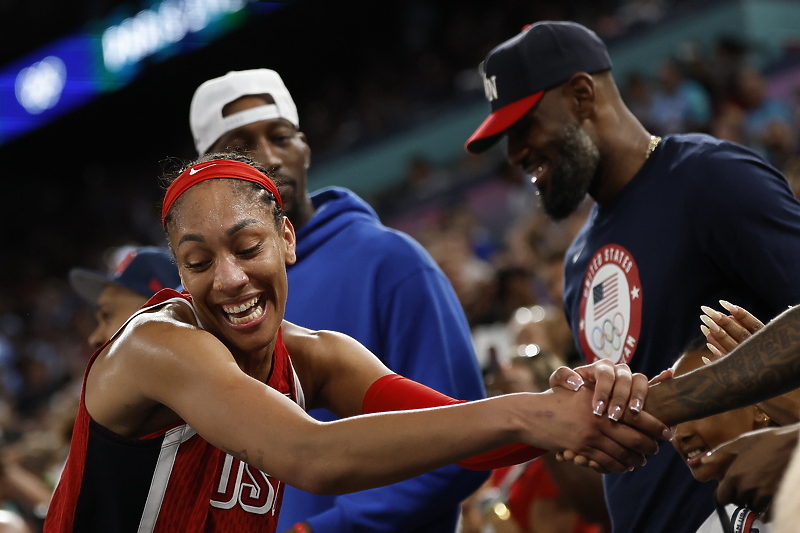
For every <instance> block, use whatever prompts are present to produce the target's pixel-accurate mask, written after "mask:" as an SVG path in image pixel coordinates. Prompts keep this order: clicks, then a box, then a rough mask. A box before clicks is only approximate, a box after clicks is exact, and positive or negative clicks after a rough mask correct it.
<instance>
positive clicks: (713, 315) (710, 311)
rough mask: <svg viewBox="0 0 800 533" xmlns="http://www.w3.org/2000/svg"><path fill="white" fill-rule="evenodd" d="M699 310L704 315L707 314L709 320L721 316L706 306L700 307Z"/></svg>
mask: <svg viewBox="0 0 800 533" xmlns="http://www.w3.org/2000/svg"><path fill="white" fill-rule="evenodd" d="M700 309H702V311H703V312H704V313H705V314H707V315H708V316H710V317H711V318H713V319H715V320H716V319H718V318H719V317H721V316H722V314H721V313H720V312H719V311H717V310H716V309H712V308H710V307H708V306H707V305H701V306H700Z"/></svg>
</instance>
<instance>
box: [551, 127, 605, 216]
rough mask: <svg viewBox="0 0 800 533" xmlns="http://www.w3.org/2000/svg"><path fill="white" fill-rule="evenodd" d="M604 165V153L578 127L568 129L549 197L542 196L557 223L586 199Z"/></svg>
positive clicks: (565, 132) (552, 179)
mask: <svg viewBox="0 0 800 533" xmlns="http://www.w3.org/2000/svg"><path fill="white" fill-rule="evenodd" d="M599 163H600V150H598V149H597V146H596V145H595V144H594V143H593V142H592V139H591V138H590V137H589V136H588V135H587V134H586V132H584V131H583V130H582V129H581V128H579V127H578V125H577V124H570V125H568V126H565V128H564V144H563V145H562V146H561V150H560V151H559V154H558V162H557V163H556V165H555V168H554V169H553V176H552V178H551V181H550V187H549V191H548V193H547V194H543V195H542V205H543V206H544V211H545V213H547V215H548V216H549V217H550V218H552V219H553V220H563V219H564V218H566V217H568V216H569V215H571V214H572V213H574V212H575V210H576V209H578V206H579V205H580V204H581V202H583V199H584V198H586V194H587V193H588V192H589V187H590V186H591V185H592V182H593V181H594V177H595V175H596V173H597V167H598V165H599Z"/></svg>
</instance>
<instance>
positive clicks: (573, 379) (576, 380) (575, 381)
mask: <svg viewBox="0 0 800 533" xmlns="http://www.w3.org/2000/svg"><path fill="white" fill-rule="evenodd" d="M567 384H569V386H570V387H572V390H574V391H577V390H578V389H580V388H581V387H583V380H582V379H581V378H580V377H577V376H570V377H568V378H567Z"/></svg>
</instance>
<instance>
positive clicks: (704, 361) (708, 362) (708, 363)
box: [701, 355, 711, 365]
mask: <svg viewBox="0 0 800 533" xmlns="http://www.w3.org/2000/svg"><path fill="white" fill-rule="evenodd" d="M701 359H702V360H703V364H704V365H710V364H711V359H709V358H708V357H706V356H705V355H704V356H702V357H701Z"/></svg>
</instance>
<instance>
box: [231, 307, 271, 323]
mask: <svg viewBox="0 0 800 533" xmlns="http://www.w3.org/2000/svg"><path fill="white" fill-rule="evenodd" d="M263 313H264V310H263V309H261V308H260V307H256V308H254V309H253V312H252V313H250V314H249V315H247V316H243V317H241V318H240V317H235V316H232V317H229V318H228V319H229V320H230V321H231V324H245V323H247V322H250V321H251V320H255V319H257V318H258V317H260V316H261V315H262V314H263Z"/></svg>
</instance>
